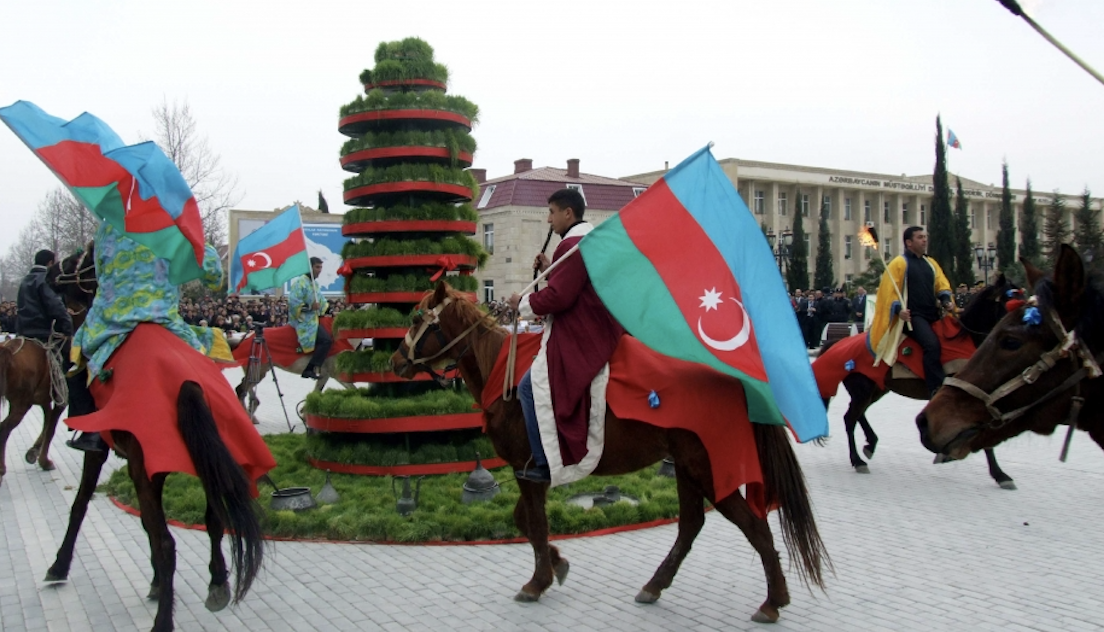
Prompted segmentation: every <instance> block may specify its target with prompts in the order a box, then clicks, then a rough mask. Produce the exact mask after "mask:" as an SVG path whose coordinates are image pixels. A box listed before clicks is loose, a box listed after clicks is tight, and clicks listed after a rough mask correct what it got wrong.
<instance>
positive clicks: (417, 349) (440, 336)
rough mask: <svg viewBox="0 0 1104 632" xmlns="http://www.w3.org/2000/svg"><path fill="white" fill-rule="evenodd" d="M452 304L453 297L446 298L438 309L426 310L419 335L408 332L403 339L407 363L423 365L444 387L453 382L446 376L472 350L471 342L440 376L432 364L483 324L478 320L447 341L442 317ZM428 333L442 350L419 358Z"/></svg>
mask: <svg viewBox="0 0 1104 632" xmlns="http://www.w3.org/2000/svg"><path fill="white" fill-rule="evenodd" d="M451 304H452V297H451V296H448V297H445V300H443V301H441V302H440V303H439V304H438V305H437V306H436V307H434V308H432V309H429V310H426V311H425V312H424V316H423V318H422V324H421V325H420V326H419V327H418V331H417V333H415V334H413V335H411V333H410V331H407V332H406V337H405V338H404V339H403V344H405V345H406V361H407V362H409V363H410V364H412V365H415V366H417V365H421V366H422V368H424V369H425V371H426V372H427V373H429V374H430V376H432V377H433V379H434V380H437V382H439V383H440V384H442V385H447V384H448V383H449V382H451V380H450V379H449V378H447V377H445V375H444V374H445V373H448V372H449V371H452V370H454V369H455V368H456V366H457V364H458V363H459V362H460V358H462V357H464V354H465V353H467V352H468V349H471V343H470V342H469V343H468V346H466V347H464V350H463V351H461V352H460V355H458V356H457V357H456V358H455V359H454V360H453V362H452V364H450V365H449V366H447V367H445V369H444V370H443V371H441V374H438V373H437V372H436V371H434V370H433V365H432V364H430V363H431V362H432V361H433V360H436V359H437V358H439V357H441V356H443V355H444V354H445V352H447V351H448V350H449V349H451V348H453V347H454V346H456V344H457V343H458V342H460V341H461V340H463V339H464V338H466V337H467V336H468V334H470V333H471V332H473V331H475V329H476V328H477V327H479V325H481V324H483V320H482V319H480V320H477V321H475V322H474V323H472V325H471V326H470V327H468V328H467V329H465V330H464V331H463V332H462V333H461V334H460V335H459V336H457V337H455V338H453V339H452V340H448V339H446V338H445V334H444V332H443V331H441V321H440V316H441V312H443V311H444V310H445V308H446V307H448V306H449V305H451ZM411 330H413V328H411ZM428 332H432V333H433V336H434V338H435V339H436V340H437V344H439V345H441V348H440V349H438V350H437V353H434V354H433V355H431V356H425V357H419V356H421V355H422V349H423V348H424V346H425V341H426V338H425V334H426V333H428Z"/></svg>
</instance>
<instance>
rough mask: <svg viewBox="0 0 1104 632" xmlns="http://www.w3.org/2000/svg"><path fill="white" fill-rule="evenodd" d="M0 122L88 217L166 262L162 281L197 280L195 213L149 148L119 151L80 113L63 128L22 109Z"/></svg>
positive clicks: (170, 170)
mask: <svg viewBox="0 0 1104 632" xmlns="http://www.w3.org/2000/svg"><path fill="white" fill-rule="evenodd" d="M0 120H3V121H4V123H5V124H6V125H7V126H8V127H10V128H11V130H12V131H13V132H15V135H16V136H18V137H19V139H20V140H22V141H23V142H24V143H25V144H26V145H27V147H29V148H30V149H31V151H33V152H34V153H35V155H36V156H38V157H39V159H41V160H42V162H44V163H45V164H46V166H47V167H49V168H50V170H51V171H53V172H54V175H56V176H57V177H58V179H60V180H61V181H62V183H64V184H65V186H66V187H68V188H69V190H70V191H72V193H73V195H74V196H75V197H76V198H77V199H78V200H80V201H81V202H82V203H83V204H84V205H85V206H87V207H88V210H90V211H91V212H92V213H93V214H94V215H95V216H96V217H99V218H100V219H102V220H104V221H106V222H108V223H110V224H111V225H112V226H113V227H114V228H115V229H116V230H118V231H119V232H121V233H124V234H125V235H126V236H127V237H129V238H131V239H133V240H134V241H136V242H138V243H140V244H142V245H143V246H146V247H147V248H149V249H150V250H152V251H153V252H154V254H156V255H157V256H158V257H162V258H164V259H167V260H168V261H169V280H171V281H172V282H173V283H177V284H180V283H184V282H186V281H191V280H193V279H198V278H200V277H201V276H202V275H203V256H204V245H203V222H202V221H201V219H200V215H199V206H198V205H197V204H196V200H195V196H193V195H192V190H191V188H189V187H188V183H187V182H186V181H185V180H184V176H182V175H181V174H180V170H179V169H177V167H176V165H175V164H173V162H172V161H171V160H169V158H168V156H166V155H165V152H163V151H161V148H160V147H158V146H157V144H156V143H154V142H152V141H147V142H144V143H138V144H137V145H125V144H124V143H123V141H122V139H121V138H119V135H118V134H116V133H115V132H114V131H112V129H111V128H110V127H108V126H107V124H106V123H104V122H103V121H101V120H100V119H98V118H96V117H95V116H93V115H91V114H89V113H87V112H85V113H84V114H81V115H80V116H78V117H77V118H75V119H73V120H71V121H65V120H63V119H60V118H57V117H56V116H50V115H49V114H47V113H46V112H44V111H42V109H40V108H39V107H38V106H36V105H35V104H33V103H30V102H29V101H16V102H15V103H13V104H12V105H9V106H7V107H4V108H0Z"/></svg>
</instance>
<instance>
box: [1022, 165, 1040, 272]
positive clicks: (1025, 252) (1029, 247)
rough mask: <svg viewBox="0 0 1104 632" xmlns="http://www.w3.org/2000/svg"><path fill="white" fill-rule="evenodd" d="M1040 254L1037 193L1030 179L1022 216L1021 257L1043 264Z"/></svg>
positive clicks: (1036, 263)
mask: <svg viewBox="0 0 1104 632" xmlns="http://www.w3.org/2000/svg"><path fill="white" fill-rule="evenodd" d="M1039 254H1040V250H1039V218H1038V216H1037V212H1036V208H1035V194H1034V193H1032V192H1031V180H1030V179H1028V181H1027V194H1026V195H1024V203H1023V215H1022V216H1021V217H1020V258H1021V259H1027V260H1028V261H1030V262H1031V263H1033V264H1035V265H1042V263H1043V262H1042V260H1041V258H1040V256H1039Z"/></svg>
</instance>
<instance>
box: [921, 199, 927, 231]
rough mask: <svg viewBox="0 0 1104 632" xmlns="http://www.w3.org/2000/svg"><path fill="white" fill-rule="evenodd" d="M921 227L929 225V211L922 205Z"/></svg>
mask: <svg viewBox="0 0 1104 632" xmlns="http://www.w3.org/2000/svg"><path fill="white" fill-rule="evenodd" d="M920 225H921V226H927V225H928V209H927V208H925V207H924V205H923V204H921V205H920Z"/></svg>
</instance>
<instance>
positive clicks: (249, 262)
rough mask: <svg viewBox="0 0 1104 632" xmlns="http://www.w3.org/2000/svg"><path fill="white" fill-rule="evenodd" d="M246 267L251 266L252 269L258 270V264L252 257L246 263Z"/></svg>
mask: <svg viewBox="0 0 1104 632" xmlns="http://www.w3.org/2000/svg"><path fill="white" fill-rule="evenodd" d="M245 265H247V266H249V267H250V268H256V267H257V262H256V261H254V260H253V257H250V258H249V261H246V262H245Z"/></svg>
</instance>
